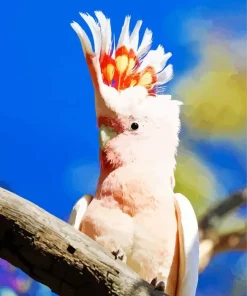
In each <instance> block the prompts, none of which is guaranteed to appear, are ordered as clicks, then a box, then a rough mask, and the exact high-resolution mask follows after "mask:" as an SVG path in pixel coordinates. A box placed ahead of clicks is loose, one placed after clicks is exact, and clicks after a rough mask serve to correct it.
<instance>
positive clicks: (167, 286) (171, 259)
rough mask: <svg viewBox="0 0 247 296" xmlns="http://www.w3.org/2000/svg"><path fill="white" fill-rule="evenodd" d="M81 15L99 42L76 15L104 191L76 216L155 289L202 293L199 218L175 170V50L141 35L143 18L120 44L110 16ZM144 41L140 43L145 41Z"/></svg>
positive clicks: (125, 30)
mask: <svg viewBox="0 0 247 296" xmlns="http://www.w3.org/2000/svg"><path fill="white" fill-rule="evenodd" d="M95 15H96V18H97V20H96V19H94V18H93V17H92V16H90V15H88V14H82V13H81V17H82V18H83V19H84V21H85V22H86V23H87V25H88V26H89V28H90V30H91V33H92V36H93V41H94V47H93V46H92V44H91V42H90V39H89V37H88V36H87V34H86V33H85V31H84V30H83V29H82V28H81V27H80V25H79V24H78V23H76V22H73V23H72V24H71V26H72V28H73V29H74V30H75V32H76V33H77V35H78V37H79V39H80V41H81V45H82V49H83V52H84V55H85V58H86V62H87V65H88V68H89V71H90V75H91V78H92V82H93V85H94V91H95V105H96V115H97V122H98V127H99V131H100V132H99V133H100V137H99V138H100V177H99V180H98V185H97V190H96V193H95V195H94V197H92V196H91V195H88V194H87V195H85V196H83V197H82V198H81V199H80V200H79V201H78V202H77V203H76V204H75V205H74V208H73V210H72V212H71V215H70V219H69V223H70V224H71V225H73V226H74V227H75V228H76V229H78V230H79V231H81V232H83V233H85V234H86V235H87V236H89V237H90V238H92V239H93V240H95V241H96V242H98V243H99V244H100V245H101V246H103V247H104V248H105V249H106V250H108V251H109V252H112V254H114V256H115V258H116V259H117V258H119V259H121V260H122V261H123V262H125V263H126V264H127V265H128V266H129V267H130V268H131V269H132V270H134V271H135V272H136V273H137V274H138V275H139V276H140V277H141V278H143V279H144V280H146V281H149V282H151V283H152V284H153V285H154V286H155V289H157V290H163V291H164V292H165V293H167V294H168V295H169V296H194V295H195V291H196V286H197V281H198V257H199V254H198V253H199V241H198V225H197V219H196V216H195V213H194V210H193V208H192V206H191V204H190V202H189V201H188V200H187V198H186V197H184V196H183V195H181V194H175V193H174V191H173V189H174V185H175V181H174V170H175V166H176V160H175V155H176V150H177V146H178V142H179V139H178V133H179V129H180V120H179V112H180V105H181V103H180V102H179V101H176V100H172V99H171V96H170V95H167V94H164V84H165V83H166V82H168V81H169V80H170V79H171V78H172V75H173V70H172V66H171V65H168V66H166V64H167V61H168V59H169V58H170V57H171V53H165V52H164V49H163V47H162V46H160V45H159V46H158V48H157V49H156V50H150V47H151V43H152V32H151V31H150V30H148V29H146V31H145V33H144V36H143V39H142V41H141V42H139V30H140V27H141V25H142V21H138V22H137V23H136V26H135V28H134V30H133V32H132V33H131V34H130V32H129V24H130V17H129V16H127V17H126V18H125V21H124V24H123V27H122V31H121V34H120V37H119V41H118V43H117V44H116V45H115V42H114V41H113V39H112V31H111V24H110V19H107V18H106V17H105V15H104V14H103V13H102V12H100V11H96V12H95ZM139 43H140V44H139Z"/></svg>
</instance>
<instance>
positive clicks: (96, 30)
mask: <svg viewBox="0 0 247 296" xmlns="http://www.w3.org/2000/svg"><path fill="white" fill-rule="evenodd" d="M80 16H81V17H82V18H83V19H84V21H85V22H86V23H87V24H88V26H89V28H90V30H91V32H92V35H93V40H94V52H95V53H96V54H100V49H101V32H100V26H99V25H98V24H97V23H96V21H95V19H94V18H93V17H92V16H91V15H89V14H85V13H80Z"/></svg>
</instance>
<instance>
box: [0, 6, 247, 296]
mask: <svg viewBox="0 0 247 296" xmlns="http://www.w3.org/2000/svg"><path fill="white" fill-rule="evenodd" d="M94 10H102V11H103V12H104V13H105V14H106V15H107V16H108V17H110V18H111V23H112V26H113V30H114V32H115V33H116V36H119V33H120V30H121V26H122V24H123V20H124V17H125V16H126V15H128V14H130V15H131V16H132V25H131V28H133V26H134V24H135V22H136V21H137V20H139V19H142V20H143V21H144V24H143V28H142V31H141V32H143V31H144V29H145V28H146V27H148V28H149V29H151V30H152V31H153V36H154V37H153V46H154V47H157V45H158V44H162V45H164V47H165V50H166V51H171V52H172V53H173V57H172V58H171V60H170V61H171V63H172V64H173V65H174V71H175V76H174V79H173V80H172V81H171V82H170V83H169V84H168V86H167V89H166V92H167V93H169V94H172V96H173V98H175V99H179V100H182V101H183V102H184V106H183V108H182V115H181V117H182V131H181V135H180V138H181V145H180V148H179V153H178V157H177V161H178V166H177V172H176V180H177V184H176V191H179V192H181V193H183V194H185V195H186V196H187V197H188V198H189V199H190V200H191V202H192V203H193V206H194V208H195V210H196V213H197V215H198V219H200V217H201V216H202V215H204V214H205V212H206V211H207V209H208V208H209V206H210V205H213V204H214V203H215V202H219V201H221V200H222V199H223V198H224V197H226V196H227V195H229V194H230V193H232V192H234V191H236V190H239V189H243V188H244V187H245V186H246V184H247V182H246V181H247V180H246V174H247V171H246V140H247V139H246V123H247V121H246V114H247V113H246V111H247V110H246V3H245V1H243V0H235V1H230V0H225V1H212V0H207V1H206V0H199V1H194V0H191V1H182V0H175V1H164V0H162V1H161V0H155V1H154V2H152V4H151V3H150V2H149V1H146V2H145V1H139V0H136V1H131V0H125V1H121V2H117V1H112V0H109V1H107V2H103V1H99V0H95V1H82V0H81V1H78V0H73V1H65V0H60V1H58V0H53V1H48V0H42V1H41V0H36V1H31V0H22V1H17V0H14V1H11V0H9V1H1V4H0V12H1V18H0V32H1V46H0V136H1V137H0V187H3V188H6V189H8V190H10V191H12V192H15V193H17V194H19V195H20V196H22V197H24V198H26V199H28V200H30V201H32V202H34V203H35V204H37V205H39V206H40V207H42V208H44V209H45V210H47V211H48V212H50V213H52V214H53V215H55V216H57V217H59V218H61V219H64V220H66V219H67V218H68V216H69V213H70V210H71V208H72V206H73V204H74V203H75V202H76V201H77V199H78V198H79V197H80V196H81V195H82V194H84V193H92V194H93V193H94V190H95V187H96V182H97V178H98V175H99V165H98V149H99V147H98V132H97V128H96V119H95V111H94V98H93V88H92V84H91V80H90V77H89V73H88V70H87V67H86V64H85V60H84V57H83V54H82V51H81V46H80V43H79V40H78V37H77V36H76V34H75V32H74V31H73V30H72V28H71V27H70V22H71V21H73V20H74V21H77V22H79V23H80V24H82V25H84V24H83V20H82V19H81V18H80V16H79V11H81V12H88V13H90V14H92V13H93V11H94ZM84 27H85V26H84ZM246 214H247V211H246V207H245V206H242V207H241V208H240V210H239V211H237V212H236V213H234V214H231V215H230V216H229V217H227V218H226V219H225V220H224V221H220V222H221V223H220V225H218V231H220V232H222V233H224V232H229V231H232V230H235V229H239V228H242V227H243V225H244V224H245V223H246ZM0 227H1V225H0ZM246 266H247V256H246V253H245V252H241V251H231V252H225V253H221V254H218V255H217V256H215V257H214V258H213V260H211V262H210V264H209V265H208V266H207V268H206V269H205V270H204V271H203V272H202V273H201V274H200V277H199V284H198V292H197V296H208V295H214V296H246V295H247V292H246V289H247V285H246V277H247V267H246ZM16 295H22V296H24V295H30V296H32V295H35V296H36V295H37V296H49V295H52V293H51V292H50V290H49V288H47V287H45V286H44V285H41V284H39V283H37V282H35V281H32V280H31V279H30V278H29V277H28V276H27V275H25V274H24V273H23V272H21V271H20V270H19V269H16V268H15V267H13V266H11V265H10V264H9V263H7V262H5V261H3V260H1V259H0V296H16Z"/></svg>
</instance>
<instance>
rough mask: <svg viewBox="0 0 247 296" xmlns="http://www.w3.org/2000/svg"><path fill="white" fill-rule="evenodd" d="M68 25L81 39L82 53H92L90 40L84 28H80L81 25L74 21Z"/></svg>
mask: <svg viewBox="0 0 247 296" xmlns="http://www.w3.org/2000/svg"><path fill="white" fill-rule="evenodd" d="M70 25H71V27H72V28H73V29H74V30H75V32H76V34H77V35H78V37H79V39H80V41H81V45H82V49H83V52H84V55H86V53H88V54H92V53H93V49H92V45H91V42H90V40H89V38H88V36H87V34H86V32H85V31H84V30H82V28H81V26H80V25H79V24H78V23H76V22H73V23H71V24H70Z"/></svg>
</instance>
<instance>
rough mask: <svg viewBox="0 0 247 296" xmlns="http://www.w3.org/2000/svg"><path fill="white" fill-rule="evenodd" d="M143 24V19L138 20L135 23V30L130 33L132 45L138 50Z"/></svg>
mask: <svg viewBox="0 0 247 296" xmlns="http://www.w3.org/2000/svg"><path fill="white" fill-rule="evenodd" d="M141 25H142V21H138V22H137V23H136V25H135V28H134V30H133V32H132V33H131V35H130V39H129V41H130V47H131V48H132V49H133V50H134V51H135V52H136V51H137V48H138V43H139V32H140V28H141Z"/></svg>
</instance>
